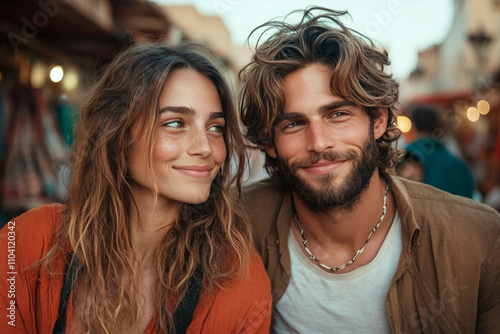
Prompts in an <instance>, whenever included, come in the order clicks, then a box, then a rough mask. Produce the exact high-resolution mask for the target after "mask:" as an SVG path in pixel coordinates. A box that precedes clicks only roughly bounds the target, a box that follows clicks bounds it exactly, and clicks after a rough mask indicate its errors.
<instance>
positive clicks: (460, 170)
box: [406, 105, 475, 198]
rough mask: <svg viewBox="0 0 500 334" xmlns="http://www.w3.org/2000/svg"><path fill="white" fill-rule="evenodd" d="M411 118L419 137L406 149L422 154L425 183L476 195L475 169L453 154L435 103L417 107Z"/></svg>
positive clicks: (467, 194) (462, 193)
mask: <svg viewBox="0 0 500 334" xmlns="http://www.w3.org/2000/svg"><path fill="white" fill-rule="evenodd" d="M411 119H412V122H413V124H414V125H415V129H416V132H417V139H416V140H415V141H414V142H413V143H411V144H410V145H408V146H407V147H406V151H407V152H410V153H411V154H413V155H414V156H416V157H418V159H419V161H420V164H421V166H422V167H423V174H424V175H423V179H422V182H424V183H426V184H429V185H431V186H434V187H436V188H438V189H441V190H444V191H447V192H449V193H452V194H454V195H459V196H464V197H469V198H472V196H473V193H474V189H475V183H474V177H473V175H472V172H471V170H470V169H469V167H468V166H467V165H466V164H465V162H464V161H462V160H461V159H460V158H459V157H457V156H455V155H454V154H453V153H451V152H450V151H449V150H448V149H447V148H446V146H445V144H444V143H443V141H442V140H441V139H440V138H439V135H438V134H439V133H440V132H441V129H440V122H439V112H438V110H437V109H436V108H434V107H432V106H424V105H419V106H415V107H413V109H412V111H411Z"/></svg>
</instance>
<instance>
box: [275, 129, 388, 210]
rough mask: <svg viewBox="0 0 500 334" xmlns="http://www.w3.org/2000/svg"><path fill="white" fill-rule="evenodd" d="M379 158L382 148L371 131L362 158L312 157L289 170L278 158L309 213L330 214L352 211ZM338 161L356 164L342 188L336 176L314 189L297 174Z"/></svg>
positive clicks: (345, 155) (340, 155)
mask: <svg viewBox="0 0 500 334" xmlns="http://www.w3.org/2000/svg"><path fill="white" fill-rule="evenodd" d="M378 155H379V151H378V147H377V145H376V142H375V139H374V138H373V130H372V129H371V130H370V135H369V136H368V138H367V139H366V141H365V143H364V145H363V150H362V152H361V156H358V154H356V152H355V151H346V152H342V153H339V152H325V153H319V154H314V155H311V156H310V157H309V158H307V159H304V160H300V161H296V162H294V163H292V165H291V166H289V165H288V164H287V163H286V162H285V161H284V160H283V159H282V158H280V157H279V154H278V157H277V165H278V168H279V173H280V175H281V179H282V181H283V182H284V184H285V185H286V186H288V187H289V188H290V189H291V190H292V191H293V192H294V193H295V194H296V195H297V196H298V197H299V198H300V200H301V201H302V203H304V205H305V206H306V207H307V208H308V209H309V210H311V211H314V212H328V211H329V210H331V209H334V208H342V209H344V210H351V209H352V208H353V207H354V205H355V204H356V203H357V202H358V201H359V199H360V198H361V195H362V194H363V192H364V191H365V190H366V189H367V188H368V184H369V183H370V179H371V177H372V175H373V173H374V171H375V169H376V168H377V167H378V164H379V161H378ZM336 159H339V160H345V161H346V162H345V163H348V162H350V161H353V162H354V164H353V166H352V170H351V171H350V173H349V175H347V177H346V178H345V180H343V181H342V184H340V185H339V186H338V187H334V184H333V180H334V178H335V177H336V175H335V172H334V173H332V174H324V175H321V176H319V177H317V180H318V181H319V184H320V186H319V187H314V186H311V185H310V184H309V183H308V182H307V181H306V180H304V179H302V178H301V177H300V176H299V175H298V173H297V171H298V170H299V169H300V168H301V167H306V166H310V165H311V164H314V163H316V162H318V161H320V160H326V161H334V160H336ZM316 188H317V189H316Z"/></svg>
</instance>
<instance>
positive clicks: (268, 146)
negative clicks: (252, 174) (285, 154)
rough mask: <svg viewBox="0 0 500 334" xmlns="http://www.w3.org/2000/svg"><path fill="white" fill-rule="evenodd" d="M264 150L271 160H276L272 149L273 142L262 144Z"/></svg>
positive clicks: (274, 151) (274, 150)
mask: <svg viewBox="0 0 500 334" xmlns="http://www.w3.org/2000/svg"><path fill="white" fill-rule="evenodd" d="M264 149H265V150H266V152H267V154H268V155H269V156H270V157H271V158H273V159H276V157H277V156H278V155H277V154H276V148H275V147H274V143H273V142H267V143H265V144H264Z"/></svg>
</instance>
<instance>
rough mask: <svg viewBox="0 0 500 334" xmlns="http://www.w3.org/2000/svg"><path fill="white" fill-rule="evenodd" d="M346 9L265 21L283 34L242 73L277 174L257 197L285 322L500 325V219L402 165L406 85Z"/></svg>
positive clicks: (451, 327)
mask: <svg viewBox="0 0 500 334" xmlns="http://www.w3.org/2000/svg"><path fill="white" fill-rule="evenodd" d="M318 11H319V13H318ZM343 14H345V13H340V12H335V11H329V10H326V9H324V8H311V9H308V10H306V11H305V12H304V16H303V19H302V20H301V21H300V23H298V24H291V23H286V22H276V21H275V22H270V23H268V24H266V25H264V27H265V28H268V27H271V28H274V29H275V32H274V34H272V35H271V36H270V37H269V38H268V39H267V41H265V42H264V43H262V44H260V45H257V47H256V51H255V55H254V57H253V60H252V62H251V63H250V64H249V65H248V66H247V67H246V68H245V69H244V70H243V71H242V72H241V78H242V80H243V87H242V101H241V108H242V110H241V118H242V121H243V123H244V125H245V126H246V130H247V132H246V134H247V138H248V139H249V140H250V141H251V142H252V143H253V144H255V146H256V147H258V148H260V149H261V150H262V151H263V152H264V153H265V159H266V160H265V166H266V168H267V170H268V172H269V174H270V175H271V177H272V180H267V181H262V182H258V183H255V184H253V185H251V186H250V187H249V188H248V189H246V194H245V197H244V198H245V201H246V205H247V209H248V214H249V216H250V219H251V221H252V224H253V229H254V242H255V245H256V247H257V249H258V250H259V252H260V253H261V255H262V257H263V260H264V263H265V265H266V268H267V272H268V274H269V276H270V279H271V283H272V286H273V303H274V307H275V308H274V311H275V321H274V322H275V325H274V329H273V330H274V332H277V333H389V332H391V331H392V332H394V333H419V332H433V333H437V332H442V333H473V332H475V331H477V332H484V333H493V332H496V333H498V331H499V330H500V283H499V282H500V261H499V260H498V256H499V255H500V254H499V252H500V236H499V233H500V216H499V215H498V214H497V213H496V212H494V211H493V210H491V209H490V208H488V207H486V206H483V205H481V204H478V203H476V202H474V201H472V200H469V199H466V198H462V197H456V196H453V195H450V194H448V193H444V192H442V191H439V190H437V189H435V188H431V187H430V186H428V185H425V184H421V183H416V182H412V181H409V180H406V179H402V178H398V177H396V176H393V175H391V173H389V170H390V169H391V168H392V167H393V166H394V165H395V164H396V162H397V161H398V159H399V156H400V155H401V154H400V153H399V151H398V150H397V149H395V148H394V145H393V144H394V142H395V141H396V140H397V138H398V137H399V134H400V133H399V131H398V130H397V128H396V127H395V125H394V123H395V119H396V114H395V111H396V110H395V104H396V103H397V100H398V85H397V83H396V82H395V81H394V80H393V79H392V78H391V76H390V75H388V74H385V73H384V72H383V70H384V67H385V66H387V65H389V60H388V57H387V54H386V53H385V52H380V51H378V50H377V49H376V48H375V47H374V46H373V44H372V43H371V41H369V40H367V39H366V38H365V37H363V36H361V35H359V34H357V33H356V32H354V31H352V30H349V29H347V28H346V27H345V26H344V25H343V24H342V23H341V22H340V19H341V17H342V15H343ZM266 31H267V33H269V29H267V30H266Z"/></svg>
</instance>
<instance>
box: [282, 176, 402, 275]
mask: <svg viewBox="0 0 500 334" xmlns="http://www.w3.org/2000/svg"><path fill="white" fill-rule="evenodd" d="M385 189H386V181H385V180H384V179H383V178H381V177H380V176H379V174H378V173H377V172H375V173H374V175H373V176H372V178H371V179H370V183H369V185H368V187H367V189H366V190H365V191H364V192H363V194H362V195H361V197H360V199H359V201H357V203H356V204H355V205H354V206H353V207H352V209H351V210H345V209H341V208H332V209H331V210H330V211H328V212H327V213H320V212H312V211H310V210H309V209H307V207H306V206H304V204H302V202H301V201H300V199H298V198H297V196H295V195H294V204H295V208H296V210H297V215H298V218H299V221H300V224H301V227H302V229H303V230H304V235H305V237H306V239H307V247H308V249H309V250H310V251H311V252H312V253H313V254H314V256H315V257H317V258H318V259H319V260H320V261H321V262H322V263H324V264H325V265H328V266H331V267H337V266H339V265H342V264H344V263H346V262H348V261H349V260H350V259H351V258H352V257H353V256H354V254H355V253H356V251H358V250H359V249H360V248H361V247H362V246H363V244H364V243H365V241H366V239H367V237H368V235H369V234H370V232H371V231H372V230H373V228H374V227H375V226H376V225H377V223H378V222H379V221H380V218H381V215H382V211H383V210H382V207H383V202H384V194H385ZM387 197H388V198H387V212H386V216H385V218H384V219H383V221H382V223H381V224H380V227H379V229H378V230H377V232H376V233H374V234H373V236H372V237H371V239H370V241H369V244H367V248H366V249H365V251H364V252H366V253H367V254H368V255H363V258H364V260H362V259H361V258H360V259H357V260H356V261H357V262H358V265H357V266H351V267H352V268H354V269H355V268H356V267H358V266H359V264H361V265H364V264H366V263H368V262H370V261H371V259H372V258H373V257H374V256H375V255H376V253H377V252H378V249H379V248H380V246H381V245H382V243H383V241H384V239H385V236H386V235H387V233H388V232H389V229H390V225H391V223H392V220H393V218H394V215H395V205H394V201H393V198H392V195H391V192H390V190H389V194H388V196H387ZM292 231H293V233H294V236H295V238H296V239H297V241H298V242H299V243H302V237H301V236H300V233H299V229H298V225H297V224H295V223H293V224H292ZM305 254H306V253H305ZM348 268H349V267H347V268H346V269H345V270H343V271H341V272H347V271H349V269H348Z"/></svg>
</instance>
